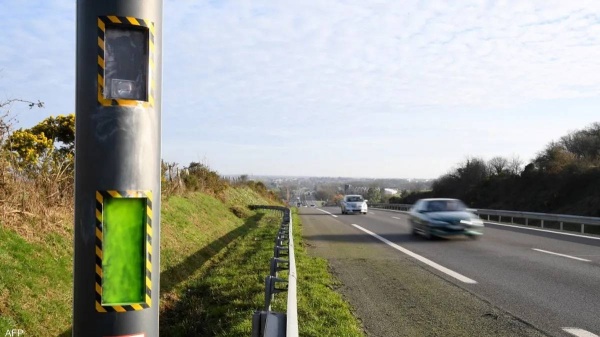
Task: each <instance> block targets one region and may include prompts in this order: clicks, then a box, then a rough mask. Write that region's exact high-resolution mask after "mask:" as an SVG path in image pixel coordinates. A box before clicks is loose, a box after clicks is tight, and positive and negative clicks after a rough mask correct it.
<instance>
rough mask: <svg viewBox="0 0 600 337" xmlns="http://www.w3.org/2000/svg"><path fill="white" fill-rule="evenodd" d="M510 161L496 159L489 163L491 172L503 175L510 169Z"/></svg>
mask: <svg viewBox="0 0 600 337" xmlns="http://www.w3.org/2000/svg"><path fill="white" fill-rule="evenodd" d="M508 163H509V162H508V159H506V158H504V157H500V156H498V157H494V158H492V159H490V160H489V161H488V167H489V170H490V172H492V173H493V174H496V175H500V174H502V172H504V171H506V170H507V169H508Z"/></svg>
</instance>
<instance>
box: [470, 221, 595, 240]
mask: <svg viewBox="0 0 600 337" xmlns="http://www.w3.org/2000/svg"><path fill="white" fill-rule="evenodd" d="M481 221H483V222H484V223H489V224H492V225H497V226H506V227H514V228H522V229H529V230H531V231H539V232H547V233H554V234H562V235H568V236H576V237H579V238H586V239H592V240H600V237H595V236H587V235H580V234H572V233H563V232H557V231H550V230H547V229H539V228H530V227H525V226H517V225H507V224H503V223H497V222H491V221H487V220H484V219H481Z"/></svg>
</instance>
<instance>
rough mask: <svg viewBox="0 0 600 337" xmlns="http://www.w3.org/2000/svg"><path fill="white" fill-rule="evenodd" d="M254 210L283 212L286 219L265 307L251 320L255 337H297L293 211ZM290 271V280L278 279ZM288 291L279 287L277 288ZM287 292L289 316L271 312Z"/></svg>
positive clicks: (267, 280) (267, 281)
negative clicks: (277, 297) (275, 301)
mask: <svg viewBox="0 0 600 337" xmlns="http://www.w3.org/2000/svg"><path fill="white" fill-rule="evenodd" d="M250 208H251V209H269V210H275V211H281V213H282V216H283V219H282V221H281V227H280V228H279V232H278V233H277V237H276V238H275V248H274V249H273V257H272V258H271V267H270V273H269V276H267V277H266V278H265V306H264V308H263V310H261V311H257V312H255V313H254V316H253V317H252V337H298V309H297V299H296V281H297V280H296V278H297V277H296V258H295V254H294V238H293V226H292V216H291V211H290V209H289V208H287V207H280V206H262V205H252V206H250ZM284 270H287V271H288V273H287V274H288V277H287V280H286V279H282V278H280V277H278V272H280V271H284ZM284 283H286V284H287V287H285V288H284V287H278V286H277V285H278V284H284ZM285 291H287V295H288V296H287V312H286V313H285V314H284V313H278V312H273V311H271V301H272V300H273V297H274V295H275V294H277V293H281V292H285Z"/></svg>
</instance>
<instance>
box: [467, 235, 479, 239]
mask: <svg viewBox="0 0 600 337" xmlns="http://www.w3.org/2000/svg"><path fill="white" fill-rule="evenodd" d="M467 237H468V238H469V239H471V240H479V235H467Z"/></svg>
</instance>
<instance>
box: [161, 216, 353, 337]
mask: <svg viewBox="0 0 600 337" xmlns="http://www.w3.org/2000/svg"><path fill="white" fill-rule="evenodd" d="M261 214H264V215H261ZM280 222H281V215H280V213H277V212H266V213H258V214H257V215H255V216H254V217H252V218H250V219H249V220H248V221H247V223H246V224H245V226H244V227H245V228H250V230H249V231H248V232H247V233H245V234H243V235H240V236H239V237H238V238H237V239H236V240H235V241H233V242H232V243H231V244H230V245H229V246H228V247H227V249H226V250H224V251H223V252H221V253H220V254H218V255H217V256H215V257H214V259H215V260H218V262H215V263H214V264H213V266H212V267H210V268H208V269H207V270H206V273H205V274H204V275H201V276H199V277H198V278H197V279H195V280H193V281H190V282H189V284H188V287H187V288H186V289H182V291H181V292H180V298H179V301H178V302H177V303H174V305H173V306H171V307H169V308H168V309H167V310H165V311H163V313H162V316H161V334H164V335H166V336H215V337H217V336H218V337H222V336H249V335H250V334H251V331H252V315H253V314H254V311H256V310H257V309H260V308H261V307H262V306H263V304H264V285H263V284H264V278H265V276H266V275H268V273H269V260H270V258H271V257H272V254H273V244H274V238H275V235H276V233H277V230H278V228H279V224H280ZM294 242H295V244H296V250H295V253H296V263H297V273H298V320H299V330H300V331H299V332H300V336H348V337H352V336H364V334H363V331H362V328H361V326H360V323H359V322H358V321H357V319H356V318H355V317H354V316H353V315H352V312H351V310H350V306H349V305H348V303H347V302H346V301H344V300H343V298H342V297H341V295H339V294H338V293H336V292H335V291H334V289H335V287H336V286H337V283H336V281H335V280H334V279H333V278H332V277H331V276H330V275H329V273H328V271H327V262H326V260H324V259H320V258H313V257H310V256H308V254H307V252H306V250H305V249H304V247H303V243H302V225H301V222H300V218H299V217H298V216H297V215H294ZM282 274H285V273H282ZM286 298H287V296H286V295H285V294H280V295H276V296H275V301H274V302H273V304H272V310H273V311H279V312H285V310H286V304H285V303H286Z"/></svg>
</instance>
